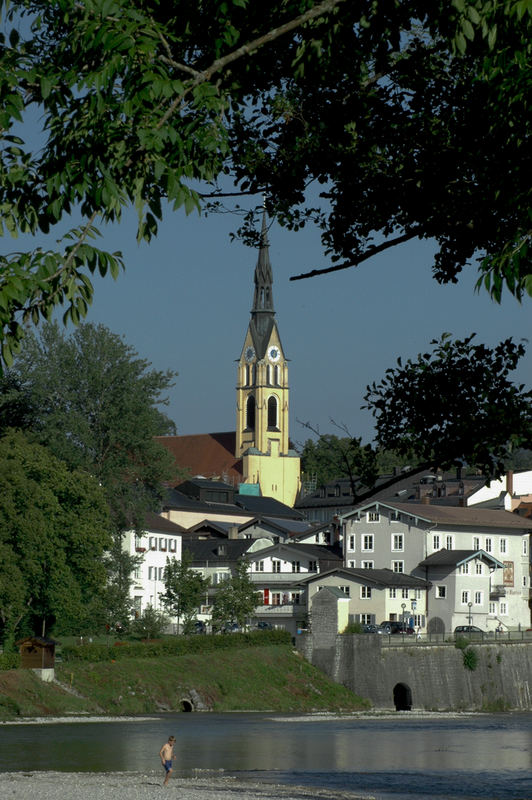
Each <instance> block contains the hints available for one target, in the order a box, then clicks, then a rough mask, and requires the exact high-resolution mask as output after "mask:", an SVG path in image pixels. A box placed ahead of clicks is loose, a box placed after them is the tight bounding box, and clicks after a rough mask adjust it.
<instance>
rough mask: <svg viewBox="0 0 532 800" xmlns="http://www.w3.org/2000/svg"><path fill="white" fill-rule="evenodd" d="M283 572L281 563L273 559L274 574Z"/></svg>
mask: <svg viewBox="0 0 532 800" xmlns="http://www.w3.org/2000/svg"><path fill="white" fill-rule="evenodd" d="M280 571H281V562H280V561H278V560H277V559H276V558H274V559H272V572H280Z"/></svg>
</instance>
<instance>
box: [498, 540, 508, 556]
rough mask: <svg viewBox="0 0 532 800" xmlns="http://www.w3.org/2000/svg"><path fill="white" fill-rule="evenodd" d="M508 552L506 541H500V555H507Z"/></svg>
mask: <svg viewBox="0 0 532 800" xmlns="http://www.w3.org/2000/svg"><path fill="white" fill-rule="evenodd" d="M507 552H508V550H507V547H506V539H499V553H501V555H505V554H506V553H507Z"/></svg>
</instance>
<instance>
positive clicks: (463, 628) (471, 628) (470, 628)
mask: <svg viewBox="0 0 532 800" xmlns="http://www.w3.org/2000/svg"><path fill="white" fill-rule="evenodd" d="M454 632H455V633H484V631H483V630H482V628H477V626H476V625H458V627H456V628H455V629H454Z"/></svg>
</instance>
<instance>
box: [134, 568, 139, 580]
mask: <svg viewBox="0 0 532 800" xmlns="http://www.w3.org/2000/svg"><path fill="white" fill-rule="evenodd" d="M140 574H141V569H140V567H135V569H134V570H133V577H134V578H135V580H136V581H138V580H140Z"/></svg>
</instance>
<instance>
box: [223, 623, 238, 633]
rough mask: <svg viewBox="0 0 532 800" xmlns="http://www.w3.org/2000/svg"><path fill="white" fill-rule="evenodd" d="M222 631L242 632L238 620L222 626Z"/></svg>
mask: <svg viewBox="0 0 532 800" xmlns="http://www.w3.org/2000/svg"><path fill="white" fill-rule="evenodd" d="M222 633H240V626H239V625H238V623H236V622H226V623H224V625H223V626H222Z"/></svg>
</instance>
